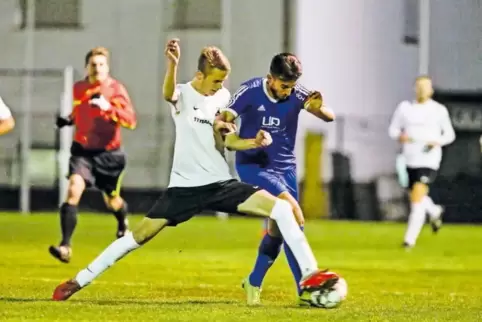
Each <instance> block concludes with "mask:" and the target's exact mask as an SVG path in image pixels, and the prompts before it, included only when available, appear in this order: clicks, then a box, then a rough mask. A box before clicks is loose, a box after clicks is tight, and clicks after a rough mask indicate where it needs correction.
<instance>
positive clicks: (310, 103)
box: [305, 91, 323, 109]
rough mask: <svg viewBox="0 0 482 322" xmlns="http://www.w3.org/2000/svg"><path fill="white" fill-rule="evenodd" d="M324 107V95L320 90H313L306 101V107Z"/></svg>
mask: <svg viewBox="0 0 482 322" xmlns="http://www.w3.org/2000/svg"><path fill="white" fill-rule="evenodd" d="M322 107H323V96H322V95H321V93H320V92H318V91H313V92H311V93H310V95H308V98H307V99H306V101H305V109H309V108H310V109H321V108H322Z"/></svg>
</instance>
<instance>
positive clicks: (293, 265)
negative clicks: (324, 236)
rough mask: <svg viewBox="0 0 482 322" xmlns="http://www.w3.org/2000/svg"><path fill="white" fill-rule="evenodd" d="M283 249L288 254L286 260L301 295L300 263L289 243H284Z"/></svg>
mask: <svg viewBox="0 0 482 322" xmlns="http://www.w3.org/2000/svg"><path fill="white" fill-rule="evenodd" d="M301 230H303V227H301ZM283 248H284V250H285V254H286V259H287V260H288V265H289V266H290V269H291V273H292V274H293V277H294V278H295V282H296V288H297V290H298V294H300V293H301V289H300V281H301V277H302V275H301V269H300V265H298V262H297V261H296V258H295V255H294V254H293V252H292V251H291V249H290V247H289V246H288V244H287V243H284V245H283Z"/></svg>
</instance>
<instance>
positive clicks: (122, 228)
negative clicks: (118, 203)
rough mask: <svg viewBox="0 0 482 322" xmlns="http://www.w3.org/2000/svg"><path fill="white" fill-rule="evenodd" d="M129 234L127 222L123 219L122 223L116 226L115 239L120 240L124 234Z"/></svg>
mask: <svg viewBox="0 0 482 322" xmlns="http://www.w3.org/2000/svg"><path fill="white" fill-rule="evenodd" d="M128 232H129V220H127V218H126V219H124V222H122V223H119V224H118V225H117V233H116V237H117V238H121V237H124V236H125V234H127V233H128Z"/></svg>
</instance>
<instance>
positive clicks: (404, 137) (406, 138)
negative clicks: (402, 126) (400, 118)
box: [398, 133, 410, 143]
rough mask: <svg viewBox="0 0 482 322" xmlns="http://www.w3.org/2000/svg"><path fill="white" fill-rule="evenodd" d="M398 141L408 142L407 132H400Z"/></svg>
mask: <svg viewBox="0 0 482 322" xmlns="http://www.w3.org/2000/svg"><path fill="white" fill-rule="evenodd" d="M398 141H399V142H400V143H408V142H410V138H409V137H408V135H407V134H405V133H402V134H400V136H399V137H398Z"/></svg>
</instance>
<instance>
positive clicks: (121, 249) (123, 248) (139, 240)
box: [52, 218, 169, 301]
mask: <svg viewBox="0 0 482 322" xmlns="http://www.w3.org/2000/svg"><path fill="white" fill-rule="evenodd" d="M168 224H169V222H168V221H167V220H166V219H152V218H144V219H143V220H142V221H141V222H140V224H139V225H138V226H137V227H136V229H134V230H133V232H128V233H127V234H126V235H125V236H123V237H121V238H119V239H117V240H115V241H114V242H113V243H112V244H110V245H109V246H108V247H107V248H106V249H105V250H104V251H103V252H102V253H101V254H100V255H99V256H98V257H97V258H96V259H94V261H92V262H91V263H90V264H89V265H88V266H87V268H85V269H83V270H81V271H80V272H79V273H78V274H77V276H76V277H75V278H73V279H71V280H69V281H68V282H65V283H62V284H60V285H59V286H57V288H56V289H55V291H54V293H53V296H52V298H53V299H54V300H56V301H65V300H67V299H68V298H69V297H71V296H72V295H73V294H75V293H76V292H78V291H80V290H81V289H82V288H84V287H85V286H87V285H89V284H90V283H91V282H92V281H93V280H94V279H95V278H97V277H98V276H99V275H100V274H102V273H103V272H104V271H105V270H107V269H108V268H109V267H111V266H112V265H114V263H115V262H117V261H118V260H120V259H121V258H123V257H124V256H125V255H127V254H128V253H130V252H131V251H133V250H135V249H137V248H139V247H141V246H142V245H143V244H145V243H146V242H147V241H149V240H150V239H152V238H153V237H154V236H156V235H157V233H159V232H160V231H161V230H162V229H163V228H164V227H166V226H167V225H168Z"/></svg>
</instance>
